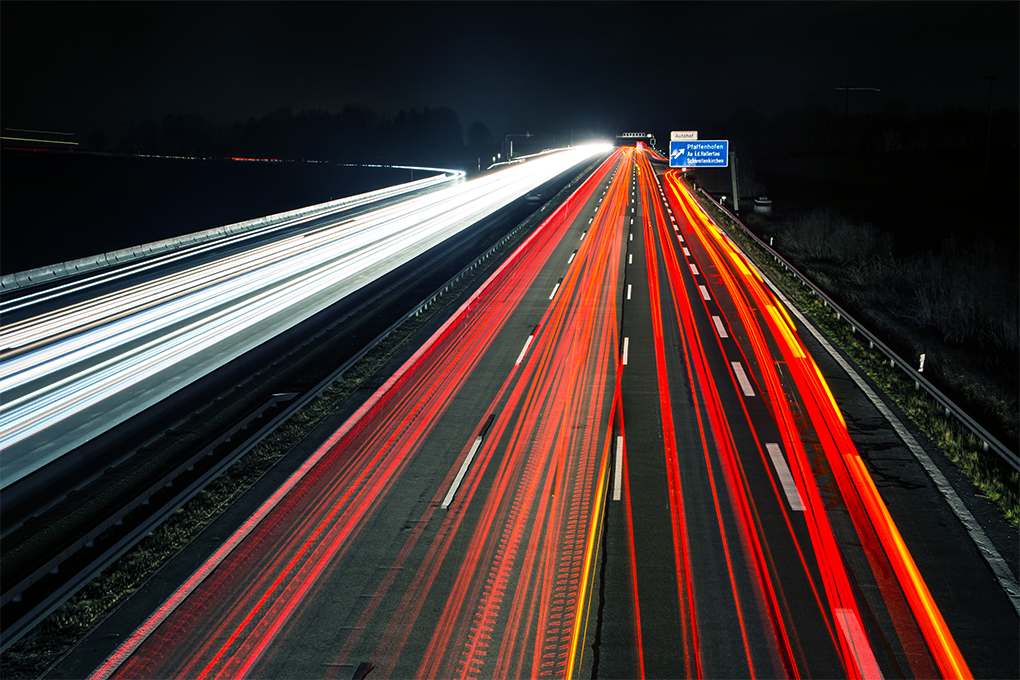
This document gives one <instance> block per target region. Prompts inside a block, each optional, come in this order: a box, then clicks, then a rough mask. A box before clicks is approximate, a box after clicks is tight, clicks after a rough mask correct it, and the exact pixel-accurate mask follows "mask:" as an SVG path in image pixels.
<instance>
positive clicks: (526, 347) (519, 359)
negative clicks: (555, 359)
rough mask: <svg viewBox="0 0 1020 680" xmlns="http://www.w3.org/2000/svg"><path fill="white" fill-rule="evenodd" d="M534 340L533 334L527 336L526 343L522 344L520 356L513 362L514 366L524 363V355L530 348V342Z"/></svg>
mask: <svg viewBox="0 0 1020 680" xmlns="http://www.w3.org/2000/svg"><path fill="white" fill-rule="evenodd" d="M534 339H535V334H534V333H532V334H531V335H529V336H528V339H527V341H525V343H524V349H522V350H521V353H520V355H518V357H517V361H515V362H514V366H519V365H520V363H521V362H522V361H524V355H525V354H527V353H528V348H529V347H531V341H532V340H534Z"/></svg>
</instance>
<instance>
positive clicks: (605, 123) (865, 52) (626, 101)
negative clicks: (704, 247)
mask: <svg viewBox="0 0 1020 680" xmlns="http://www.w3.org/2000/svg"><path fill="white" fill-rule="evenodd" d="M0 13H2V16H3V21H2V22H0V23H2V38H3V41H2V43H3V47H2V50H3V56H4V59H3V67H2V68H3V94H4V96H3V125H4V127H6V128H23V129H35V130H48V131H58V132H72V133H74V134H75V135H76V138H77V139H78V140H79V141H81V140H82V139H83V138H85V137H86V136H88V135H89V134H91V133H92V132H93V131H95V130H103V131H105V133H106V134H107V135H109V136H110V137H114V136H116V135H117V134H123V131H124V129H125V128H127V127H130V126H132V125H136V124H139V123H141V122H142V121H144V120H147V119H151V120H156V121H162V120H163V119H164V118H165V117H166V116H168V115H174V116H189V115H196V116H199V117H201V118H202V119H204V120H206V121H208V122H209V123H210V124H211V125H213V126H218V127H228V126H231V125H232V124H233V123H234V122H235V121H240V122H241V123H245V122H247V120H248V119H249V118H250V117H251V118H255V119H261V118H263V117H265V116H267V115H270V114H271V113H273V112H274V111H278V110H281V109H284V108H290V109H291V111H293V112H295V113H297V112H300V111H312V110H324V111H330V112H334V113H339V112H340V111H342V110H343V109H344V108H345V107H347V106H351V105H355V106H365V107H368V108H369V109H371V110H373V111H375V112H376V113H377V114H378V115H379V116H380V117H383V118H389V119H394V118H396V116H397V115H399V112H400V111H405V112H407V111H410V110H412V109H415V110H418V111H422V110H423V109H424V108H425V107H428V108H430V109H443V108H448V109H451V110H453V111H454V112H456V113H457V115H458V117H459V122H460V124H461V127H462V130H463V131H464V132H465V133H466V131H467V130H468V128H469V126H471V125H472V123H474V122H476V121H478V122H480V123H482V124H484V125H485V126H486V128H488V129H489V130H490V132H491V133H492V135H493V136H494V137H496V138H499V137H501V136H502V135H504V134H505V133H515V134H520V133H525V132H531V133H538V134H553V135H558V136H560V137H565V136H567V135H569V134H570V131H571V130H574V132H575V135H579V136H582V137H584V136H589V135H604V134H607V133H615V132H622V131H630V130H634V131H637V130H642V131H645V130H647V131H651V132H653V133H663V131H664V132H668V131H669V130H671V129H696V128H702V129H705V130H706V132H707V131H708V130H709V129H710V128H720V127H722V125H721V123H725V122H726V121H728V119H730V118H731V117H732V116H733V115H734V113H735V112H737V111H739V110H741V109H745V108H750V109H753V110H755V111H756V112H757V113H758V114H759V115H760V116H761V117H763V118H765V119H771V118H773V117H775V116H777V115H778V114H780V113H781V112H784V111H801V110H805V109H807V110H813V109H825V110H827V111H828V113H829V114H830V115H832V116H842V115H843V114H844V113H845V111H846V105H847V103H849V113H850V115H851V116H852V115H854V114H874V113H878V112H881V111H884V110H886V109H890V108H892V109H896V110H902V111H904V112H905V113H906V114H907V115H908V116H916V115H920V114H924V113H926V112H932V111H940V110H955V109H965V110H975V111H982V110H986V109H987V108H988V107H989V105H991V108H992V109H1000V108H1003V107H1005V108H1017V106H1018V102H1020V68H1018V65H1017V59H1016V54H1017V53H1018V52H1020V39H1018V31H1017V25H1018V21H1020V5H1017V4H1016V3H1010V2H909V3H888V2H868V3H860V2H832V3H830V2H799V3H788V2H727V3H702V2H683V3H614V2H607V3H498V2H497V3H402V2H394V3H371V4H369V3H318V2H315V3H275V2H265V3H263V2H258V3H240V2H238V3H233V2H231V3H172V4H171V3H161V2H157V3H89V2H86V3H63V2H58V3H35V2H20V1H14V2H10V1H9V2H5V3H3V6H2V8H0ZM988 76H994V77H995V80H993V81H989V80H988ZM845 86H850V87H868V88H873V89H872V90H862V91H855V92H853V93H852V94H851V96H850V98H849V102H847V99H846V94H845V92H844V91H841V90H838V89H837V88H839V87H845ZM876 90H877V91H876Z"/></svg>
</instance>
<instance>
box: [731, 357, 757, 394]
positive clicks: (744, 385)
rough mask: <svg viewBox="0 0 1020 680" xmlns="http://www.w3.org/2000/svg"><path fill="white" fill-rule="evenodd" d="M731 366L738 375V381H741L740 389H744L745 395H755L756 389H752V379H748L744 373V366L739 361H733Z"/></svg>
mask: <svg viewBox="0 0 1020 680" xmlns="http://www.w3.org/2000/svg"><path fill="white" fill-rule="evenodd" d="M730 366H732V367H733V374H734V375H735V376H737V382H738V383H740V389H741V390H743V391H744V396H745V397H753V396H754V390H753V389H751V381H750V380H748V379H747V374H746V373H744V367H743V366H741V365H740V362H739V361H731V362H730Z"/></svg>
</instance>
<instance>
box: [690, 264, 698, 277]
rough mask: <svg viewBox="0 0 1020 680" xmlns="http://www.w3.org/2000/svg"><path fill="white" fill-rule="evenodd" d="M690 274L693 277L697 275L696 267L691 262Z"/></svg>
mask: <svg viewBox="0 0 1020 680" xmlns="http://www.w3.org/2000/svg"><path fill="white" fill-rule="evenodd" d="M691 273H692V274H694V275H695V276H697V275H698V267H697V265H695V264H694V263H693V262H692V263H691Z"/></svg>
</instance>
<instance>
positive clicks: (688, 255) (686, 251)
mask: <svg viewBox="0 0 1020 680" xmlns="http://www.w3.org/2000/svg"><path fill="white" fill-rule="evenodd" d="M681 247H683V246H681ZM684 255H686V256H687V257H690V256H691V251H689V250H687V248H684Z"/></svg>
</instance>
